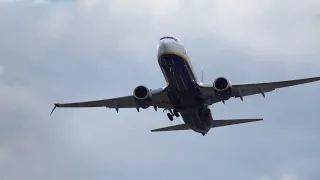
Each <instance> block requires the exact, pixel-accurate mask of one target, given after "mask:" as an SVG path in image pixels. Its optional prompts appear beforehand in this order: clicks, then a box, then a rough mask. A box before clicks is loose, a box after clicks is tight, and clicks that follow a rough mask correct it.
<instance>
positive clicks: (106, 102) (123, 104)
mask: <svg viewBox="0 0 320 180" xmlns="http://www.w3.org/2000/svg"><path fill="white" fill-rule="evenodd" d="M165 89H166V88H165V87H164V88H160V89H156V90H151V91H150V92H151V93H152V103H153V105H152V106H154V107H155V108H167V107H169V106H170V103H169V99H168V97H167V93H166V90H165ZM56 107H58V108H82V107H107V108H114V109H116V110H117V111H118V109H120V108H137V105H136V102H135V100H134V97H133V95H129V96H122V97H117V98H110V99H102V100H96V101H83V102H73V103H55V104H54V108H53V110H52V112H51V114H52V113H53V111H54V110H55V108H56ZM51 114H50V115H51Z"/></svg>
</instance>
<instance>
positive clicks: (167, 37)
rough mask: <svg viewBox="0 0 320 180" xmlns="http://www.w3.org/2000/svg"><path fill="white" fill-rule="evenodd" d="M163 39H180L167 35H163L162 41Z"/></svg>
mask: <svg viewBox="0 0 320 180" xmlns="http://www.w3.org/2000/svg"><path fill="white" fill-rule="evenodd" d="M163 39H173V40H174V41H176V42H178V39H176V38H174V37H172V36H165V37H162V38H160V41H161V40H163Z"/></svg>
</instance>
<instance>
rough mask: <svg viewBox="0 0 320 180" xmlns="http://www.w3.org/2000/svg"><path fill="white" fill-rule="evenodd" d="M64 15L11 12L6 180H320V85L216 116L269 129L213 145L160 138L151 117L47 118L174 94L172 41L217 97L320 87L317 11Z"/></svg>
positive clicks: (4, 79) (2, 119) (57, 8)
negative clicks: (229, 90)
mask: <svg viewBox="0 0 320 180" xmlns="http://www.w3.org/2000/svg"><path fill="white" fill-rule="evenodd" d="M54 2H56V1H51V2H49V3H37V4H32V3H31V1H28V2H27V1H25V2H13V3H2V4H0V27H2V28H1V29H0V39H1V41H0V65H1V66H0V179H5V180H15V179H21V178H27V179H35V180H37V179H53V180H55V179H79V180H82V179H121V180H122V179H129V178H130V179H132V178H135V179H150V178H155V177H158V178H159V179H164V178H166V179H178V178H179V179H181V178H183V179H195V178H202V179H204V178H212V179H235V178H237V179H257V178H259V177H265V178H269V179H271V180H273V179H280V180H286V178H287V179H290V178H301V179H306V180H309V179H310V180H313V179H318V178H319V177H320V175H319V173H318V172H319V170H318V168H317V166H316V164H317V162H319V155H318V149H319V146H318V144H319V139H318V138H317V137H319V130H318V128H317V127H319V125H320V124H319V121H317V116H318V113H317V110H318V109H317V107H319V105H320V104H319V102H318V99H319V98H320V96H319V93H318V87H319V85H318V84H310V85H304V86H303V87H296V88H288V89H285V90H277V91H275V92H272V93H270V94H267V98H266V99H262V98H261V97H260V96H254V97H248V98H245V100H244V102H241V101H239V100H230V101H228V102H227V105H222V104H217V105H215V106H214V108H213V112H214V117H215V118H233V117H264V118H265V121H264V122H261V123H260V122H259V123H256V124H248V125H238V126H233V127H229V128H220V129H214V130H212V131H210V133H209V134H208V135H207V136H205V137H202V136H201V135H197V134H195V133H193V132H176V133H150V129H153V128H158V127H162V126H168V125H170V122H169V120H167V118H166V116H165V114H163V113H162V112H160V111H158V112H154V111H153V110H145V111H142V112H141V113H137V112H136V110H134V109H133V110H126V109H120V113H119V114H117V113H116V112H115V110H109V109H106V108H89V109H88V108H85V109H57V110H56V111H55V112H54V114H53V115H52V116H49V113H50V110H51V108H52V106H53V105H52V104H53V102H72V101H83V100H90V99H100V98H108V97H115V96H121V95H127V94H131V93H132V90H133V89H134V87H136V86H137V85H140V84H143V85H146V86H148V87H150V88H155V87H160V86H162V85H163V84H165V82H164V79H163V76H162V74H161V70H160V69H159V67H158V65H157V61H156V57H155V54H156V44H157V42H158V39H159V38H160V37H162V36H164V35H174V36H177V37H178V38H179V39H181V41H182V42H183V43H184V44H185V46H186V48H187V50H188V52H189V54H190V56H191V57H192V62H193V64H194V66H195V68H196V71H197V72H199V73H198V74H200V70H201V69H204V72H205V81H206V82H208V83H211V82H212V81H213V80H214V78H216V77H218V76H221V75H222V76H226V77H228V78H229V79H231V81H232V82H233V83H249V82H261V81H269V80H270V81H273V80H281V79H292V78H300V77H308V76H317V75H319V74H318V70H319V68H320V63H319V61H318V59H319V58H320V55H319V52H318V50H317V49H318V47H319V39H318V37H319V36H318V35H317V32H318V30H317V28H318V21H317V17H318V12H319V11H318V10H317V7H319V6H317V3H318V1H313V0H308V1H301V2H289V1H283V2H281V3H279V2H276V1H263V0H260V1H250V0H244V1H242V2H238V1H230V0H228V1H199V2H195V1H178V0H175V1H170V2H169V1H152V3H151V2H149V1H143V0H138V1H135V3H132V2H125V1H122V0H120V1H69V2H72V3H66V2H60V3H54ZM1 67H2V68H1ZM1 69H2V70H1ZM257 105H258V106H257ZM181 122H182V120H181V119H178V120H177V121H176V122H173V123H174V124H175V123H177V124H178V123H181ZM306 167H307V168H306ZM290 180H291V179H290ZM294 180H295V179H294Z"/></svg>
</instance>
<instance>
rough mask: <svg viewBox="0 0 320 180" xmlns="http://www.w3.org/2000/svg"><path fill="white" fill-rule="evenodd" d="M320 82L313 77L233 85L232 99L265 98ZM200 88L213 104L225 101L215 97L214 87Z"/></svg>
mask: <svg viewBox="0 0 320 180" xmlns="http://www.w3.org/2000/svg"><path fill="white" fill-rule="evenodd" d="M319 80H320V77H312V78H305V79H296V80H289V81H277V82H266V83H255V84H238V85H232V94H231V97H234V98H238V97H240V98H243V97H244V96H251V95H255V94H262V95H263V96H265V93H266V92H271V91H273V90H276V89H279V88H284V87H290V86H296V85H300V84H305V83H311V82H314V81H319ZM200 87H201V91H202V92H203V93H204V94H205V96H206V97H209V98H210V99H211V100H210V101H211V104H214V103H217V102H220V101H222V100H223V99H221V98H220V97H218V96H216V95H215V93H214V91H213V86H212V85H211V86H209V85H201V86H200Z"/></svg>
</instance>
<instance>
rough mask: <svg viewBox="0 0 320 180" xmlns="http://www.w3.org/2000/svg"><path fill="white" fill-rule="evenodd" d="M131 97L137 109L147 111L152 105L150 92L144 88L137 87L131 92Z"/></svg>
mask: <svg viewBox="0 0 320 180" xmlns="http://www.w3.org/2000/svg"><path fill="white" fill-rule="evenodd" d="M133 97H134V100H135V102H136V104H137V105H138V107H141V108H143V109H147V108H148V107H150V106H151V105H152V99H151V97H152V94H151V92H150V90H149V89H148V88H147V87H145V86H137V87H136V88H135V89H134V90H133Z"/></svg>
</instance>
